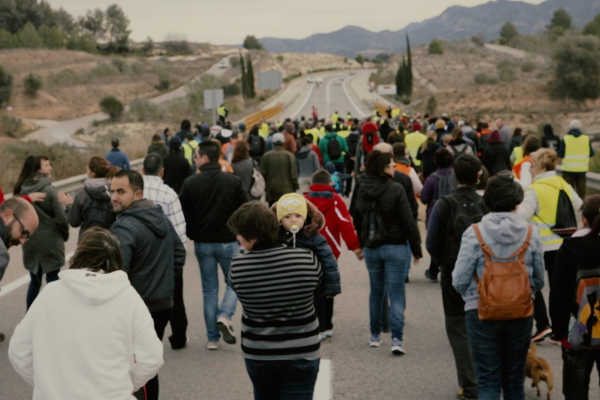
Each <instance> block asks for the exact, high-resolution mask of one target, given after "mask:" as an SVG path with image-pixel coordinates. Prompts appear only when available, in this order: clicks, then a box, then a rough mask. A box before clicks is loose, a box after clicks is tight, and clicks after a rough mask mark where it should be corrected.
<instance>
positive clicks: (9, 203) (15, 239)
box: [0, 197, 40, 246]
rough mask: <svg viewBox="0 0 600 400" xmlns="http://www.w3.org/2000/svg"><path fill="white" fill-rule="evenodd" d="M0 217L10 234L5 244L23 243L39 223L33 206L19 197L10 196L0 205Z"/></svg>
mask: <svg viewBox="0 0 600 400" xmlns="http://www.w3.org/2000/svg"><path fill="white" fill-rule="evenodd" d="M0 218H1V219H2V222H3V223H4V226H5V227H7V229H8V231H9V234H10V238H9V241H10V242H9V243H7V246H13V245H18V244H23V243H25V242H26V241H27V239H29V236H31V235H32V234H33V232H35V230H36V229H37V228H38V225H39V224H40V220H39V218H38V215H37V212H36V211H35V209H34V208H33V206H32V205H31V204H30V203H29V202H27V201H25V200H23V199H22V198H20V197H13V198H10V199H8V200H6V201H5V202H4V203H2V205H0Z"/></svg>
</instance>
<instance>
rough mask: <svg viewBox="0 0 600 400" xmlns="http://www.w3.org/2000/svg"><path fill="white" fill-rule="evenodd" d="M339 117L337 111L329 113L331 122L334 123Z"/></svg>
mask: <svg viewBox="0 0 600 400" xmlns="http://www.w3.org/2000/svg"><path fill="white" fill-rule="evenodd" d="M339 118H340V116H339V115H338V114H337V113H333V114H331V122H333V123H334V124H336V123H337V122H338V119H339Z"/></svg>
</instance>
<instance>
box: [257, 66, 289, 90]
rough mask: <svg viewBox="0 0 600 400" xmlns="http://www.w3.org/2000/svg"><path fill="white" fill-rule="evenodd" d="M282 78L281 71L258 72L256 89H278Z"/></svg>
mask: <svg viewBox="0 0 600 400" xmlns="http://www.w3.org/2000/svg"><path fill="white" fill-rule="evenodd" d="M282 78H283V77H282V75H281V72H280V71H277V70H270V71H264V72H259V74H258V89H259V90H279V89H281V82H282Z"/></svg>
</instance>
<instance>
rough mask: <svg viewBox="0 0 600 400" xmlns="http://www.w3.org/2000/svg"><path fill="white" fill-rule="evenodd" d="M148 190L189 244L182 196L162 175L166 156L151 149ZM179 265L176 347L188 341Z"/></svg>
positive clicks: (146, 178) (146, 176) (146, 165)
mask: <svg viewBox="0 0 600 400" xmlns="http://www.w3.org/2000/svg"><path fill="white" fill-rule="evenodd" d="M143 168H144V176H143V178H144V194H143V198H144V199H146V200H150V201H153V202H154V204H156V205H159V206H160V208H161V209H162V211H163V212H164V214H165V215H166V217H167V218H168V219H169V221H170V222H171V225H172V226H173V228H174V229H175V233H177V237H179V240H180V241H181V244H182V245H184V246H185V243H186V242H187V236H185V228H186V226H185V217H184V215H183V211H182V210H181V202H180V201H179V196H177V193H175V191H174V190H173V189H171V188H170V187H169V186H168V185H166V184H165V183H164V182H163V180H162V177H163V175H164V172H165V169H164V167H163V161H162V158H160V155H158V154H156V153H150V154H148V155H147V156H146V158H144V166H143ZM174 268H175V288H174V291H173V309H172V314H171V318H170V319H169V322H170V323H171V332H172V334H171V336H169V342H170V343H171V348H172V349H174V350H177V349H182V348H184V347H185V346H186V342H187V335H186V331H187V325H188V320H187V315H186V312H185V303H184V301H183V265H176V266H174Z"/></svg>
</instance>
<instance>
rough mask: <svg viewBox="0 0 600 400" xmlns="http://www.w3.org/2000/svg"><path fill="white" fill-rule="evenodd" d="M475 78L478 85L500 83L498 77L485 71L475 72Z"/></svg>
mask: <svg viewBox="0 0 600 400" xmlns="http://www.w3.org/2000/svg"><path fill="white" fill-rule="evenodd" d="M473 79H474V81H475V83H476V84H477V85H495V84H497V83H498V79H497V78H496V77H493V76H490V75H488V74H486V73H485V72H479V73H477V74H475V77H474V78H473Z"/></svg>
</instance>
